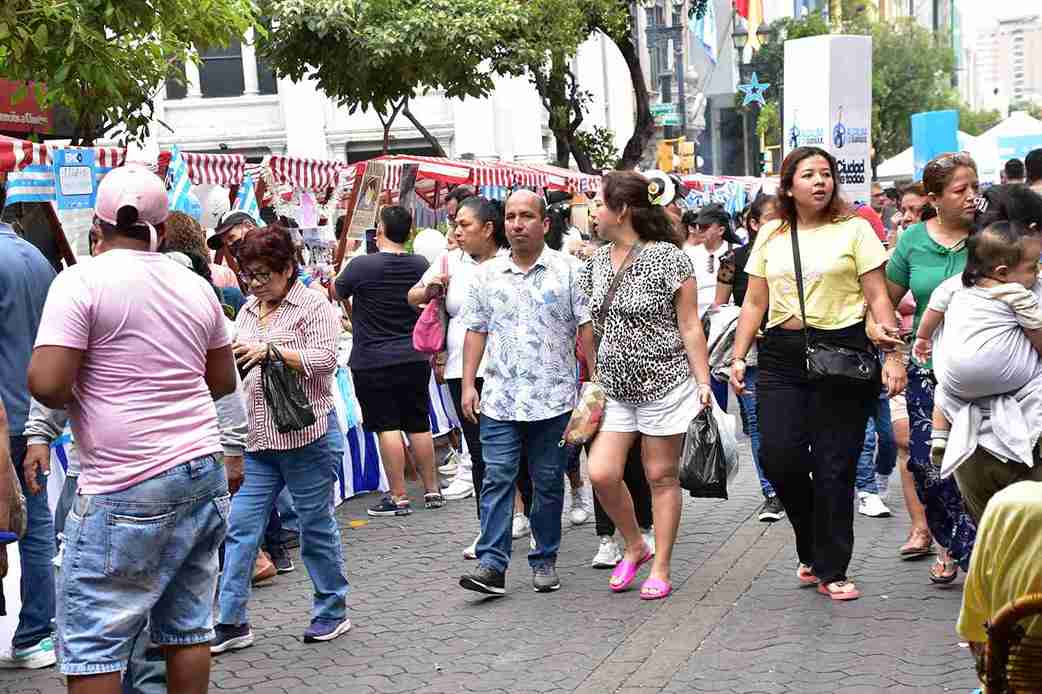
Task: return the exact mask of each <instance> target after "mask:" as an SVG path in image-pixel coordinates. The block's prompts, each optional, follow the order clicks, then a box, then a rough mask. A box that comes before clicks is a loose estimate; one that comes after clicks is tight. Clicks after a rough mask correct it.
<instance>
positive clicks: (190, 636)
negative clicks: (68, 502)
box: [57, 455, 229, 675]
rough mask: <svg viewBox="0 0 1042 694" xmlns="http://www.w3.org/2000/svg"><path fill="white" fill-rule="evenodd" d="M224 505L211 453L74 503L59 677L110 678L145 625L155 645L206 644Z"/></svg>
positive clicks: (60, 611) (63, 581) (62, 589)
mask: <svg viewBox="0 0 1042 694" xmlns="http://www.w3.org/2000/svg"><path fill="white" fill-rule="evenodd" d="M228 505H229V500H228V480H227V477H226V475H225V472H224V465H223V464H222V462H221V461H220V460H219V459H218V457H217V456H215V455H206V456H203V457H201V458H197V459H195V460H192V461H189V462H187V463H183V464H181V465H177V466H175V467H173V468H170V469H169V470H167V471H165V472H162V473H160V474H158V475H156V476H154V477H151V478H149V479H147V480H145V481H143V482H139V483H138V484H135V485H133V486H132V487H128V488H127V489H122V490H120V491H116V492H109V493H107V494H79V495H78V496H77V497H76V503H75V505H74V506H73V509H72V511H70V512H69V516H68V518H66V521H65V538H66V539H65V544H64V546H63V548H62V561H61V566H60V567H59V569H58V605H57V623H58V641H59V649H58V653H59V663H60V664H61V671H62V673H63V674H66V675H91V674H99V673H106V672H119V671H120V670H122V669H123V667H124V666H125V665H126V664H127V660H128V659H129V658H130V655H131V649H132V640H133V639H134V637H135V636H137V635H138V633H139V632H140V631H141V630H142V628H143V627H144V626H145V622H146V620H147V621H148V625H149V635H150V638H151V640H152V642H153V643H155V644H156V645H159V646H166V645H170V646H190V645H198V644H204V643H207V642H208V641H210V640H212V639H213V598H212V596H213V593H214V589H215V588H216V586H217V548H218V547H219V546H220V544H221V541H222V540H223V539H224V533H225V529H226V527H227V517H228ZM88 607H89V609H88Z"/></svg>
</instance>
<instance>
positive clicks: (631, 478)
mask: <svg viewBox="0 0 1042 694" xmlns="http://www.w3.org/2000/svg"><path fill="white" fill-rule="evenodd" d="M640 441H641V439H640V437H639V436H638V437H637V440H636V441H634V442H633V445H632V446H630V451H629V453H627V454H626V468H625V469H624V470H623V472H622V480H623V482H625V483H626V486H627V487H628V488H629V490H630V496H631V497H633V510H634V511H636V513H637V525H639V526H640V527H641V529H642V530H647V529H648V528H650V527H651V523H652V518H651V487H650V486H649V485H648V478H647V477H646V476H645V475H644V463H643V462H642V460H641V457H640ZM586 452H587V454H589V452H590V451H589V444H587V451H586ZM593 517H594V519H595V520H596V524H597V535H598V537H603V536H605V535H614V534H615V524H614V523H612V522H611V518H610V517H609V516H608V513H607V512H606V511H605V510H604V507H603V506H601V501H600V499H598V498H597V495H596V494H594V495H593Z"/></svg>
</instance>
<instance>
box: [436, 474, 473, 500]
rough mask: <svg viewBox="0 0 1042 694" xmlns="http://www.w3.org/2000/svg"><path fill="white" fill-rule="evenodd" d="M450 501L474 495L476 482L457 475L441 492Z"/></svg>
mask: <svg viewBox="0 0 1042 694" xmlns="http://www.w3.org/2000/svg"><path fill="white" fill-rule="evenodd" d="M441 494H442V496H444V497H445V498H446V499H447V500H448V501H459V500H460V499H468V498H470V497H472V496H474V484H473V483H472V482H468V481H466V480H463V479H460V478H459V477H457V478H456V479H454V480H452V482H451V483H450V484H449V486H447V487H445V489H443V490H442V492H441Z"/></svg>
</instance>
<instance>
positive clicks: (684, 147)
mask: <svg viewBox="0 0 1042 694" xmlns="http://www.w3.org/2000/svg"><path fill="white" fill-rule="evenodd" d="M677 153H678V154H679V155H680V170H681V171H682V172H683V173H694V172H695V168H696V166H695V143H694V142H688V141H687V140H685V139H684V138H680V139H679V141H678V142H677Z"/></svg>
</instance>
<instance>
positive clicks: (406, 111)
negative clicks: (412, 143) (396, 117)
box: [402, 101, 449, 159]
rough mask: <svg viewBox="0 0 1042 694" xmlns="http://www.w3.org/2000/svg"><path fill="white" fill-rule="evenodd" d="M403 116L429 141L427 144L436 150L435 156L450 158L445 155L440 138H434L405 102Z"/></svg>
mask: <svg viewBox="0 0 1042 694" xmlns="http://www.w3.org/2000/svg"><path fill="white" fill-rule="evenodd" d="M402 115H403V116H405V117H406V118H408V119H409V122H410V123H412V127H414V128H416V130H417V131H419V133H420V135H422V136H423V139H424V140H426V141H427V144H429V145H430V146H431V149H433V150H434V156H436V157H444V158H446V159H448V158H449V155H448V154H446V153H445V148H444V147H442V146H441V143H440V142H439V141H438V138H436V137H434V135H432V134H431V131H430V130H427V128H425V127H423V123H421V122H420V121H419V119H417V118H416V116H414V115H413V113H412V111H410V110H409V102H408V101H406V102H405V106H404V107H403V108H402Z"/></svg>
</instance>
